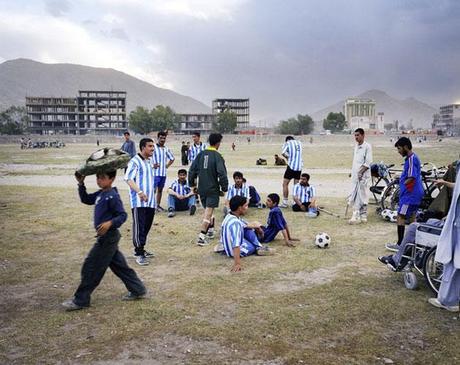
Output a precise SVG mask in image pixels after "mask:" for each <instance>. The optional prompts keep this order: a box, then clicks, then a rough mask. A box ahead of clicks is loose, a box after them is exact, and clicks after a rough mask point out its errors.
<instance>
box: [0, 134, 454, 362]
mask: <svg viewBox="0 0 460 365" xmlns="http://www.w3.org/2000/svg"><path fill="white" fill-rule="evenodd" d="M180 141H181V139H179V138H175V139H173V140H171V141H169V142H167V144H169V145H170V146H171V147H172V148H173V151H174V153H175V155H176V159H177V160H176V161H177V162H176V163H175V164H174V165H173V166H172V167H171V168H170V171H169V172H168V173H169V177H168V180H169V181H171V180H172V179H173V178H174V177H175V175H176V172H177V169H178V168H179V167H180V166H179V165H180V154H179V146H180ZM232 141H236V151H235V152H233V151H231V149H230V145H231V143H232ZM308 141H309V138H304V161H305V168H304V170H306V171H307V172H309V173H310V174H311V175H312V180H311V182H312V183H313V184H314V185H315V186H316V188H317V192H318V194H319V197H320V198H319V199H320V204H321V205H323V206H325V207H326V208H327V209H328V210H331V211H333V212H336V213H339V214H341V215H343V213H344V209H345V203H344V202H345V197H346V196H347V195H348V190H349V179H348V168H349V166H350V165H351V156H352V146H353V140H352V137H350V136H322V137H314V142H313V144H310V143H309V142H308ZM369 141H370V142H371V143H372V145H373V148H374V161H385V162H386V163H395V164H400V163H401V162H402V159H401V158H400V156H399V155H398V154H397V153H396V150H395V148H394V147H393V145H392V143H391V142H390V141H389V138H388V137H371V138H369ZM281 144H282V139H281V138H280V137H270V136H264V137H256V138H254V139H253V140H252V141H251V143H250V144H248V143H247V142H246V140H245V138H240V139H239V140H238V139H237V138H236V137H233V136H226V137H225V139H224V144H223V146H222V153H223V155H224V158H225V160H226V163H227V168H228V172H229V175H231V174H232V173H233V172H234V171H235V170H237V169H238V170H240V171H242V172H243V173H244V174H245V176H246V177H247V179H248V181H249V182H250V183H251V184H254V185H255V186H256V187H257V188H258V190H259V191H260V192H261V193H262V195H263V196H264V197H265V196H266V195H267V194H268V193H271V192H278V193H281V177H282V174H283V169H280V168H278V167H274V166H273V155H274V154H275V153H278V154H279V153H280V148H281ZM111 146H117V147H118V146H119V144H111ZM95 149H96V147H95V145H94V144H72V143H70V144H68V145H67V147H65V148H64V149H47V150H20V149H19V146H17V145H0V229H1V231H2V235H1V238H0V244H1V251H0V252H1V254H0V282H1V289H2V294H3V295H2V296H1V299H0V323H1V328H0V363H2V364H38V363H40V364H45V363H46V364H48V363H49V364H56V363H59V364H67V363H72V364H331V363H337V364H390V363H395V364H421V363H424V364H449V365H451V364H455V363H459V362H460V352H459V350H458V343H460V319H459V315H458V314H455V313H448V312H444V311H441V310H438V309H435V308H432V307H431V306H430V305H429V304H428V303H427V299H428V298H429V297H431V296H432V293H431V292H430V291H429V289H428V288H427V286H426V285H425V283H424V281H423V278H422V277H420V276H419V279H420V280H419V281H420V288H419V290H416V291H409V290H407V289H405V288H404V284H403V280H402V274H401V273H396V274H395V273H392V272H389V271H388V270H387V269H386V267H384V266H383V265H382V264H380V263H379V262H378V261H377V259H376V257H377V256H378V255H380V254H384V253H385V249H384V244H385V242H388V241H392V240H394V239H395V238H396V227H395V226H394V225H393V224H390V223H387V222H384V221H383V220H382V219H381V218H380V217H378V216H377V215H376V214H375V213H374V212H373V207H374V206H372V205H371V206H370V207H371V214H370V218H369V222H368V224H367V225H360V226H349V225H348V224H347V223H346V221H345V220H344V219H338V218H334V217H331V216H329V215H326V214H322V215H320V216H319V217H318V218H317V219H313V220H312V219H310V220H308V219H307V218H306V217H305V216H304V215H303V214H299V213H297V214H296V213H293V212H291V211H289V210H286V211H285V217H286V219H287V221H288V223H289V225H290V226H291V229H292V231H293V235H294V236H295V237H298V238H300V239H301V241H300V244H299V245H298V246H297V247H296V248H294V249H290V248H288V247H285V246H284V245H282V240H281V238H280V237H279V238H278V239H277V240H276V241H275V242H273V243H272V244H271V245H272V247H274V248H275V249H276V255H275V256H271V257H249V258H245V259H243V267H244V270H243V272H241V273H238V274H232V273H230V267H231V260H230V259H227V258H225V257H223V256H220V255H217V254H214V253H212V248H210V247H206V248H200V247H198V246H196V245H195V244H193V242H194V241H195V239H196V234H197V232H198V227H199V223H200V221H201V214H202V210H201V209H199V210H198V211H197V215H195V216H193V217H190V216H188V215H186V214H185V213H178V214H177V216H176V217H175V218H173V219H169V218H167V217H166V215H165V214H158V215H157V216H156V217H155V225H154V226H153V227H152V231H151V233H150V236H149V238H150V239H149V247H148V248H150V249H152V250H153V251H154V252H155V254H156V257H155V258H154V259H152V261H151V264H150V266H147V267H139V266H135V265H136V264H135V262H134V260H133V259H132V243H131V223H132V221H131V217H129V218H128V221H127V222H126V223H125V224H124V225H123V226H122V228H121V232H122V240H121V242H120V248H121V250H122V252H123V253H124V254H125V255H126V256H127V257H128V261H129V263H130V265H132V267H133V268H134V269H135V270H136V271H137V273H138V274H139V276H140V277H141V278H142V280H143V281H144V282H145V284H146V286H147V287H148V289H149V296H148V299H146V300H143V301H138V302H135V303H127V302H122V301H121V300H120V298H121V296H122V295H123V294H124V293H125V290H126V289H125V288H124V287H123V285H122V284H121V282H120V281H119V280H118V279H117V278H116V277H115V276H114V275H113V274H112V273H111V272H108V273H107V274H106V276H105V278H104V280H103V281H102V283H101V285H100V287H99V288H98V289H96V291H95V292H94V294H93V297H92V306H91V307H90V308H89V309H88V310H84V311H79V312H73V313H66V312H64V311H63V310H62V309H61V307H60V303H61V302H62V301H64V300H65V299H68V298H70V297H71V296H72V294H73V292H74V290H75V288H76V286H77V285H78V281H79V270H80V268H81V264H82V262H83V260H84V258H85V255H86V254H87V252H88V251H89V249H90V247H91V245H92V243H93V240H94V231H93V228H92V221H91V220H92V209H93V207H88V206H84V205H83V204H81V203H80V202H79V199H78V194H77V190H76V182H75V181H74V179H73V177H72V173H73V170H74V168H75V167H77V166H78V164H79V163H80V162H81V161H82V160H84V159H85V158H86V157H87V156H88V155H89V153H91V152H93V151H94V150H95ZM414 150H415V152H416V153H417V154H418V155H419V156H420V158H421V160H422V161H423V162H428V161H429V162H433V163H434V164H435V165H437V166H441V165H445V164H447V163H450V162H452V161H453V160H455V159H457V158H458V153H459V152H460V141H459V140H458V139H444V140H443V141H442V142H438V141H437V140H436V139H429V140H428V141H427V142H425V143H422V144H417V143H414ZM259 157H262V158H266V159H267V160H268V162H269V165H268V166H256V165H255V160H256V159H257V158H259ZM120 172H121V171H120ZM87 182H88V183H87V185H88V187H89V188H88V190H90V191H91V190H92V189H95V188H96V185H95V178H94V177H88V178H87ZM115 185H116V186H117V187H119V188H120V190H121V196H122V198H123V201H124V205H125V209H127V210H128V209H129V205H128V199H127V189H126V184H125V183H124V182H123V180H122V176H121V174H120V175H119V176H118V177H117V180H116V184H115ZM162 205H163V206H165V205H166V199H165V197H164V198H163V204H162ZM267 215H268V212H267V210H266V209H265V210H257V209H252V210H250V211H249V214H248V216H247V217H246V219H247V220H249V221H251V220H258V221H261V222H265V221H266V218H267ZM217 220H218V222H221V220H222V214H221V212H220V211H219V212H218V213H217ZM319 232H327V233H329V234H330V235H331V237H332V245H331V247H330V248H329V249H327V250H320V249H317V248H315V247H314V245H313V238H314V236H315V234H317V233H319Z"/></svg>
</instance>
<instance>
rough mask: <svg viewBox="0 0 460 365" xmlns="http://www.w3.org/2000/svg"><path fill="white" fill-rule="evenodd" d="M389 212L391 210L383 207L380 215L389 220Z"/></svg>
mask: <svg viewBox="0 0 460 365" xmlns="http://www.w3.org/2000/svg"><path fill="white" fill-rule="evenodd" d="M390 214H391V210H390V209H384V210H382V212H381V213H380V215H381V216H382V218H383V219H385V220H387V221H389V220H390Z"/></svg>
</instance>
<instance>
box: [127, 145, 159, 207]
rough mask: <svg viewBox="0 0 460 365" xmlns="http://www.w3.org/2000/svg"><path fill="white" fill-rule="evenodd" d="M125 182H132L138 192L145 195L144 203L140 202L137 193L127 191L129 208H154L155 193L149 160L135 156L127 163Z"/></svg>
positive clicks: (130, 190)
mask: <svg viewBox="0 0 460 365" xmlns="http://www.w3.org/2000/svg"><path fill="white" fill-rule="evenodd" d="M124 179H125V181H128V180H133V181H134V182H135V183H136V185H137V186H138V187H139V189H140V190H142V191H143V192H144V194H145V195H147V197H148V200H147V201H146V202H144V201H141V200H140V199H139V196H138V195H137V193H136V192H135V191H134V190H132V189H131V188H130V189H129V201H130V203H131V208H155V205H156V204H155V193H154V190H153V180H154V179H153V168H152V161H151V160H150V159H144V158H143V157H142V156H141V155H139V154H137V155H136V156H134V157H133V158H132V159H131V160H130V161H129V163H128V167H127V168H126V173H125V177H124Z"/></svg>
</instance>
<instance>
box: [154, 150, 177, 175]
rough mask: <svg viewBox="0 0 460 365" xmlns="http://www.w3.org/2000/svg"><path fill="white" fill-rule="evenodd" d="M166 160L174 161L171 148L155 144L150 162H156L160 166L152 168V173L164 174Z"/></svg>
mask: <svg viewBox="0 0 460 365" xmlns="http://www.w3.org/2000/svg"><path fill="white" fill-rule="evenodd" d="M168 161H174V155H173V154H172V152H171V150H170V149H169V148H168V147H166V146H163V147H160V145H159V144H158V143H157V144H156V145H155V151H153V156H152V163H153V164H156V163H157V164H159V165H160V166H159V167H157V168H154V169H153V175H154V176H166V164H167V163H168Z"/></svg>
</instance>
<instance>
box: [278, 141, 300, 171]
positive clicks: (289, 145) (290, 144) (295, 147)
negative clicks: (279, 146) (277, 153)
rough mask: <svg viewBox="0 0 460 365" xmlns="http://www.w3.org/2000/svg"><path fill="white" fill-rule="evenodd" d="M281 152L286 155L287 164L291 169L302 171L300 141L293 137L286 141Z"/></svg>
mask: <svg viewBox="0 0 460 365" xmlns="http://www.w3.org/2000/svg"><path fill="white" fill-rule="evenodd" d="M281 153H282V154H283V155H286V156H288V166H289V167H290V168H291V170H294V171H302V167H303V160H302V143H301V142H300V141H297V140H295V139H291V140H289V141H287V142H286V143H285V144H284V145H283V150H282V151H281Z"/></svg>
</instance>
